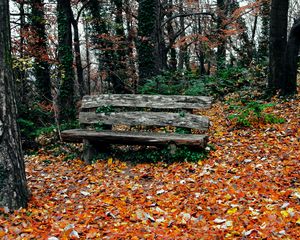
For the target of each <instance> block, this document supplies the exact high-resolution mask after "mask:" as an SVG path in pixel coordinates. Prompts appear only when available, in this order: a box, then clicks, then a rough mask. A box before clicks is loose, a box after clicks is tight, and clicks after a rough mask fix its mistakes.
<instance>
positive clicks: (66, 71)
mask: <svg viewBox="0 0 300 240" xmlns="http://www.w3.org/2000/svg"><path fill="white" fill-rule="evenodd" d="M70 10H71V6H70V0H68V1H66V0H58V1H57V24H58V58H59V70H60V73H59V75H60V89H59V92H58V107H59V119H60V120H61V121H71V120H74V119H75V117H76V107H75V93H74V69H73V52H72V30H71V21H72V17H71V12H70Z"/></svg>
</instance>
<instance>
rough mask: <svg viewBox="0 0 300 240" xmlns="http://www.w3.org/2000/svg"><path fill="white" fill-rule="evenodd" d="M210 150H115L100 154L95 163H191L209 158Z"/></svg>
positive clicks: (180, 147)
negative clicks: (116, 161) (107, 160)
mask: <svg viewBox="0 0 300 240" xmlns="http://www.w3.org/2000/svg"><path fill="white" fill-rule="evenodd" d="M208 152H209V151H208V150H204V149H197V150H196V149H191V148H189V147H187V146H178V147H175V146H174V145H169V146H166V147H163V148H155V147H143V148H141V149H139V150H136V149H135V150H133V149H132V148H126V149H124V148H122V149H120V148H118V147H117V148H114V149H112V150H111V152H105V153H99V154H98V155H97V156H95V158H94V160H93V162H95V161H96V160H99V159H107V158H109V157H113V158H116V159H120V160H122V161H130V162H135V163H140V162H150V163H157V162H166V163H172V162H178V161H179V162H180V161H189V162H198V161H200V160H203V159H205V158H206V157H207V154H208Z"/></svg>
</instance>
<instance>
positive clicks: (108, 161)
mask: <svg viewBox="0 0 300 240" xmlns="http://www.w3.org/2000/svg"><path fill="white" fill-rule="evenodd" d="M112 163H113V159H112V158H109V159H108V160H107V164H108V165H109V166H110V165H112Z"/></svg>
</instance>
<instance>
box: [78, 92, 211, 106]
mask: <svg viewBox="0 0 300 240" xmlns="http://www.w3.org/2000/svg"><path fill="white" fill-rule="evenodd" d="M211 103H212V98H211V97H206V96H181V95H142V94H136V95H134V94H102V95H95V96H90V95H88V96H84V97H83V99H82V106H81V108H82V109H89V108H97V107H101V106H114V107H141V108H154V109H177V108H182V109H207V108H210V107H211Z"/></svg>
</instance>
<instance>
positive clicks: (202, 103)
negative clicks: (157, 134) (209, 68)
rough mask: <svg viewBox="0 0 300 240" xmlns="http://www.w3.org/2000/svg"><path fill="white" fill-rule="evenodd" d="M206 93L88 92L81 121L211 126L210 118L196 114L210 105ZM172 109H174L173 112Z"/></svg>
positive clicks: (195, 126)
mask: <svg viewBox="0 0 300 240" xmlns="http://www.w3.org/2000/svg"><path fill="white" fill-rule="evenodd" d="M211 102H212V98H210V97H204V96H181V95H180V96H179V95H178V96H177V95H133V94H102V95H95V96H84V97H83V99H82V106H81V111H80V114H79V121H80V123H82V124H85V125H88V124H97V123H102V124H105V125H121V124H124V125H129V126H136V125H143V126H159V127H160V126H169V125H171V126H174V127H183V128H193V129H199V130H207V129H208V127H209V119H208V118H207V117H203V116H199V115H194V114H192V113H191V112H192V110H193V109H207V108H210V106H211ZM169 111H172V112H169Z"/></svg>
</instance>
